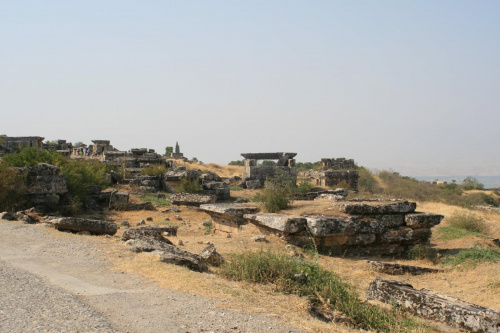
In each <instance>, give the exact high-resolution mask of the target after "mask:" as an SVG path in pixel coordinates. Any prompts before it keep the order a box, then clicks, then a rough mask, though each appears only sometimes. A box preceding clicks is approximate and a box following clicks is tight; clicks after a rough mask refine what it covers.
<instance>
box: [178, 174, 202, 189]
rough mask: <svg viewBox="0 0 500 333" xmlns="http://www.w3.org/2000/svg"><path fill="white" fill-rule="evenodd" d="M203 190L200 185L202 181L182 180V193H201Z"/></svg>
mask: <svg viewBox="0 0 500 333" xmlns="http://www.w3.org/2000/svg"><path fill="white" fill-rule="evenodd" d="M202 190H203V187H202V186H201V184H200V180H199V179H198V178H195V179H189V178H182V179H181V183H180V185H179V191H180V192H186V193H200V192H201V191H202Z"/></svg>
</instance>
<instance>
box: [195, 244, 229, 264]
mask: <svg viewBox="0 0 500 333" xmlns="http://www.w3.org/2000/svg"><path fill="white" fill-rule="evenodd" d="M200 258H201V259H203V260H205V261H206V262H207V264H209V265H213V266H220V265H222V264H223V263H224V262H225V260H224V258H223V257H222V255H221V254H220V253H218V252H217V250H216V249H215V246H214V245H213V244H210V245H209V246H207V247H206V248H204V249H203V251H201V253H200Z"/></svg>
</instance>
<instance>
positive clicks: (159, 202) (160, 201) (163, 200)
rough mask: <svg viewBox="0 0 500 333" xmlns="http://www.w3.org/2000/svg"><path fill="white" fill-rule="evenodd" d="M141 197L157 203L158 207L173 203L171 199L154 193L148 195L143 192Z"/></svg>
mask: <svg viewBox="0 0 500 333" xmlns="http://www.w3.org/2000/svg"><path fill="white" fill-rule="evenodd" d="M141 199H142V200H144V201H149V202H151V203H152V204H153V205H155V206H156V207H167V206H170V205H171V204H172V203H171V202H170V200H168V199H166V198H158V197H156V196H153V195H147V194H143V195H142V196H141Z"/></svg>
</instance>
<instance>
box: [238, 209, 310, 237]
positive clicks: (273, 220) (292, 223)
mask: <svg viewBox="0 0 500 333" xmlns="http://www.w3.org/2000/svg"><path fill="white" fill-rule="evenodd" d="M243 218H245V219H247V220H248V221H249V222H250V223H253V224H257V225H263V226H265V227H268V228H271V229H275V230H279V231H281V232H284V233H287V234H295V233H298V232H301V231H303V230H305V228H306V218H305V217H302V216H295V215H285V214H245V215H243Z"/></svg>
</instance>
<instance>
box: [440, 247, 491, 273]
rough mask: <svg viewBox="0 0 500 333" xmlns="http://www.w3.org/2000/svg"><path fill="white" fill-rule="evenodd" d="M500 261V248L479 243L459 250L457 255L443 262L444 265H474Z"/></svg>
mask: <svg viewBox="0 0 500 333" xmlns="http://www.w3.org/2000/svg"><path fill="white" fill-rule="evenodd" d="M498 261H500V250H498V249H492V248H488V247H484V246H483V245H481V244H477V245H476V246H474V247H473V248H472V249H466V250H462V251H460V252H458V253H457V254H456V255H453V256H449V257H448V258H446V259H445V260H444V262H443V264H444V265H448V266H453V267H455V266H458V265H463V266H466V267H474V266H476V265H478V264H481V263H485V262H492V263H496V262H498Z"/></svg>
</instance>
